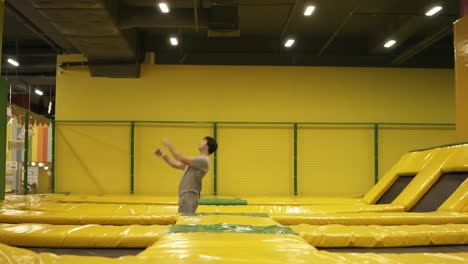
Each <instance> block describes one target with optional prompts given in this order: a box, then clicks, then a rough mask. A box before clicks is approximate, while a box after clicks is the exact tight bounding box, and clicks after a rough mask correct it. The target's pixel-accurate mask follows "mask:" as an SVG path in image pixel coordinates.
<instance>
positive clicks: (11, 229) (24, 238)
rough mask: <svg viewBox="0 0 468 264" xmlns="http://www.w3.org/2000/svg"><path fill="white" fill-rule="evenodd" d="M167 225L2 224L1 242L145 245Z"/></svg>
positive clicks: (11, 243) (101, 245)
mask: <svg viewBox="0 0 468 264" xmlns="http://www.w3.org/2000/svg"><path fill="white" fill-rule="evenodd" d="M167 228H168V226H165V225H147V226H141V225H131V226H101V225H83V226H80V225H46V224H0V243H4V244H8V245H11V246H21V247H58V248H145V247H149V246H151V245H152V244H154V243H155V242H156V241H157V240H158V239H159V238H160V237H161V236H162V235H163V234H164V232H165V231H166V229H167Z"/></svg>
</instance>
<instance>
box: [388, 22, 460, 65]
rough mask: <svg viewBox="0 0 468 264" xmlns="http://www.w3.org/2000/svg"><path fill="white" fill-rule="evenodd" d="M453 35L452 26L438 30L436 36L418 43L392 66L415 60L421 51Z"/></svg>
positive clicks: (430, 36) (393, 62)
mask: <svg viewBox="0 0 468 264" xmlns="http://www.w3.org/2000/svg"><path fill="white" fill-rule="evenodd" d="M451 33H452V25H449V26H445V27H443V28H442V29H440V30H438V31H437V32H435V33H434V34H430V35H429V36H427V37H426V38H424V39H423V40H421V41H420V42H418V43H416V44H415V45H413V46H412V47H410V48H408V49H406V50H405V51H403V52H402V53H401V54H400V55H398V57H396V58H395V59H394V60H393V61H392V64H394V65H401V64H403V63H404V62H406V61H408V60H409V59H411V58H413V57H414V56H416V55H417V54H419V53H420V52H421V51H423V50H425V49H427V48H428V47H430V46H432V45H433V44H434V43H436V42H438V41H439V40H441V39H442V38H444V37H446V36H447V35H449V34H451Z"/></svg>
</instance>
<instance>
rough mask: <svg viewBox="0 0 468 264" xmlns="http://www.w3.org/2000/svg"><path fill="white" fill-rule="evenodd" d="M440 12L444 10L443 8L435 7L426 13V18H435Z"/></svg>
mask: <svg viewBox="0 0 468 264" xmlns="http://www.w3.org/2000/svg"><path fill="white" fill-rule="evenodd" d="M440 10H442V7H441V6H434V7H433V8H431V9H429V11H427V12H426V16H433V15H435V14H437V13H439V11H440Z"/></svg>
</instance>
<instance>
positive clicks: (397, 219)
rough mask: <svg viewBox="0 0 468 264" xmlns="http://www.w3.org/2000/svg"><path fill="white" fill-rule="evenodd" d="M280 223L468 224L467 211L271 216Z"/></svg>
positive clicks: (348, 224) (347, 224)
mask: <svg viewBox="0 0 468 264" xmlns="http://www.w3.org/2000/svg"><path fill="white" fill-rule="evenodd" d="M272 218H273V220H275V221H276V222H278V223H280V224H282V225H299V224H309V225H346V226H350V225H445V224H468V213H463V212H461V213H456V212H430V213H406V212H404V213H393V212H392V213H375V212H369V213H324V214H310V215H303V216H301V215H296V216H287V215H285V216H272Z"/></svg>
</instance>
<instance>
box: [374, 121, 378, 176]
mask: <svg viewBox="0 0 468 264" xmlns="http://www.w3.org/2000/svg"><path fill="white" fill-rule="evenodd" d="M378 181H379V124H374V183H377V182H378Z"/></svg>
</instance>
